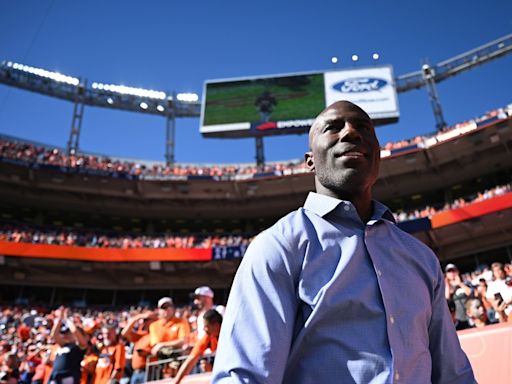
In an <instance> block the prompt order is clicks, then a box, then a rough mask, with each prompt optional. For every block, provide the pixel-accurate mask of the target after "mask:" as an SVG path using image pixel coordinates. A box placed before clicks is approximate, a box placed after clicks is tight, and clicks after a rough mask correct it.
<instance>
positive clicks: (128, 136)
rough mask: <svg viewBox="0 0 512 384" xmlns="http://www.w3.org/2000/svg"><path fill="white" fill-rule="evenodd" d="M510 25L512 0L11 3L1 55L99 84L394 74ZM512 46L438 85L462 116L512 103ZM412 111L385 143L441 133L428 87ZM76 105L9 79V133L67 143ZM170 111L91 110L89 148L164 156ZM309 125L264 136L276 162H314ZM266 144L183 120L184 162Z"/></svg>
mask: <svg viewBox="0 0 512 384" xmlns="http://www.w3.org/2000/svg"><path fill="white" fill-rule="evenodd" d="M510 32H512V2H510V0H494V1H492V2H482V1H471V0H469V1H437V0H434V1H430V2H428V3H425V2H415V1H396V0H392V1H387V2H382V1H366V0H363V1H357V2H355V1H351V2H349V1H341V0H338V1H331V0H317V1H314V2H313V1H305V0H296V1H282V0H281V1H278V0H274V1H268V0H260V1H258V2H248V1H240V0H238V1H233V0H215V1H213V0H205V1H194V2H184V1H181V2H180V1H154V0H147V1H126V0H125V1H97V0H90V1H78V0H77V1H64V0H39V1H36V0H29V1H9V2H8V1H5V2H3V4H2V12H1V13H0V60H11V61H17V62H21V63H24V64H28V65H32V66H36V67H41V68H45V69H49V70H55V71H60V72H61V73H64V74H70V75H73V76H78V77H84V78H87V79H88V80H89V81H90V82H92V81H98V82H105V83H115V84H124V85H130V86H136V87H143V88H152V89H159V90H164V91H177V92H196V93H201V92H202V87H203V82H204V81H205V80H208V79H217V78H230V77H244V76H255V75H262V74H278V73H288V72H304V71H317V70H319V71H320V70H326V69H332V68H333V65H332V64H331V62H330V58H331V57H332V56H338V57H339V59H340V62H339V63H338V65H337V67H338V68H340V69H342V68H346V67H350V66H352V63H351V62H350V56H351V55H352V54H358V55H359V56H360V58H361V59H360V61H359V63H358V65H359V66H367V65H372V60H371V54H372V53H373V52H379V54H380V56H381V58H380V60H379V63H380V64H391V65H392V66H393V67H394V72H395V75H401V74H405V73H408V72H412V71H415V70H418V69H419V68H420V65H421V64H420V62H421V60H422V59H424V58H428V59H429V61H430V63H432V64H435V63H437V62H439V61H442V60H444V59H447V58H450V57H452V56H455V55H457V54H459V53H462V52H465V51H467V50H469V49H472V48H475V47H477V46H479V45H482V44H485V43H487V42H489V41H491V40H494V39H496V38H498V37H501V36H504V35H506V34H509V33H510ZM511 68H512V55H510V56H507V57H505V58H502V59H499V60H496V61H494V62H492V63H490V64H487V65H484V66H481V67H478V68H476V69H473V70H472V71H469V72H466V73H464V74H461V75H460V76H457V77H454V78H452V79H448V80H446V81H445V82H443V83H441V84H439V86H438V91H439V94H440V99H441V102H442V105H443V109H444V114H445V119H446V120H447V122H448V123H456V122H458V121H462V120H466V119H469V118H471V117H474V116H476V115H478V114H480V113H483V112H485V111H487V110H490V109H494V108H496V107H499V106H504V105H506V104H508V103H511V102H512V92H511V90H512V75H511V73H510V71H511ZM399 106H400V113H401V117H400V121H399V122H398V123H397V124H392V125H388V126H384V127H379V128H378V130H377V132H378V136H379V139H380V141H381V143H384V142H387V141H396V140H399V139H403V138H409V137H413V136H415V135H417V134H425V133H428V132H432V131H433V130H434V129H435V128H434V126H435V122H434V117H433V114H432V110H431V107H430V104H429V101H428V96H427V92H426V90H424V89H423V90H417V91H410V92H407V93H404V94H400V95H399ZM72 109H73V106H72V104H71V103H69V102H65V101H60V100H56V99H52V98H50V97H47V96H42V95H38V94H33V93H30V92H27V91H23V90H18V89H14V88H10V87H6V86H4V85H0V133H4V134H9V135H14V136H19V137H23V138H28V139H31V140H36V141H41V142H44V143H48V144H53V145H58V146H65V143H66V141H67V139H68V136H69V129H70V125H71V117H72ZM164 129H165V121H164V119H163V118H161V117H157V116H147V115H142V114H136V113H131V112H124V111H111V110H106V109H101V108H92V107H86V109H85V114H84V121H83V126H82V135H81V140H80V147H81V149H82V150H85V151H92V152H99V153H107V154H111V155H116V156H122V157H130V158H139V159H150V160H163V159H164V151H165V148H164V139H165V134H164ZM306 146H307V138H306V135H302V136H297V135H294V136H282V137H276V138H266V139H265V154H266V159H267V161H274V160H288V159H297V158H302V156H303V153H304V151H305V150H306ZM254 155H255V149H254V140H252V139H238V140H221V139H204V138H202V137H201V135H200V134H199V119H179V120H178V121H177V136H176V160H177V161H178V162H188V163H190V162H195V163H238V162H240V163H246V162H254Z"/></svg>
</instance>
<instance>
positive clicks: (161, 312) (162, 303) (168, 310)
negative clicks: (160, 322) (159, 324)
mask: <svg viewBox="0 0 512 384" xmlns="http://www.w3.org/2000/svg"><path fill="white" fill-rule="evenodd" d="M175 311H176V309H175V308H174V303H173V301H172V299H171V298H170V297H162V298H161V299H160V300H158V317H159V318H160V319H166V320H170V319H172V318H173V317H174V313H175Z"/></svg>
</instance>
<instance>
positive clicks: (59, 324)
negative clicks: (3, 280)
mask: <svg viewBox="0 0 512 384" xmlns="http://www.w3.org/2000/svg"><path fill="white" fill-rule="evenodd" d="M213 295H214V294H213V290H211V288H209V287H206V286H204V287H199V288H197V289H196V290H195V291H194V293H192V294H191V296H193V298H194V300H193V304H190V305H187V306H183V307H179V308H177V307H176V306H175V304H174V303H173V300H172V298H170V297H163V298H161V299H160V300H159V301H158V303H155V306H154V307H153V308H142V307H138V308H135V307H132V308H130V309H125V310H94V309H85V310H84V309H80V310H79V309H71V308H65V307H60V308H57V309H53V310H52V309H48V308H47V307H28V308H23V307H16V306H3V307H0V310H1V312H0V383H2V384H4V383H6V384H17V383H39V384H46V383H58V384H61V383H62V384H76V383H80V384H114V383H126V384H127V383H132V384H138V383H143V382H144V381H145V378H146V372H145V369H146V364H147V362H148V361H149V362H151V363H153V362H155V361H158V360H160V359H164V358H167V357H169V356H172V357H173V361H172V363H171V364H170V365H166V366H165V367H162V366H158V364H155V367H156V368H158V372H157V373H156V374H154V375H153V379H155V378H162V377H165V376H167V377H169V376H171V375H172V376H174V375H175V374H176V373H178V375H181V376H184V375H185V374H187V373H189V372H190V371H191V370H192V368H193V367H192V366H191V364H188V367H187V370H186V371H184V370H182V371H180V372H178V368H179V365H180V362H182V361H184V360H185V358H186V356H187V355H189V354H190V355H194V356H195V357H196V359H194V361H193V362H194V365H195V363H196V362H198V361H199V359H200V358H201V357H202V356H203V353H204V352H207V353H208V352H214V350H215V348H216V347H214V346H211V345H207V346H205V345H203V344H204V342H205V341H213V340H214V339H215V340H216V337H218V331H219V330H220V323H221V321H222V317H221V315H222V314H223V309H224V307H222V306H215V305H214V304H213ZM212 310H213V311H215V312H216V313H215V314H213V316H212V313H211V311H212ZM217 313H218V314H217ZM219 318H220V320H219ZM212 319H213V320H212ZM214 323H215V324H216V325H218V327H216V328H217V329H216V330H215V332H214V333H213V334H212V327H213V326H214V325H215V324H214ZM199 327H201V329H199ZM201 343H203V344H201ZM192 347H194V348H192ZM204 356H205V357H208V355H207V354H206V355H204ZM210 370H211V364H210V361H209V360H207V359H205V361H202V362H200V363H199V364H197V367H196V368H195V370H194V371H195V372H201V371H210ZM157 376H158V377H157Z"/></svg>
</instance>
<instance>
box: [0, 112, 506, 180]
mask: <svg viewBox="0 0 512 384" xmlns="http://www.w3.org/2000/svg"><path fill="white" fill-rule="evenodd" d="M508 115H512V110H510V107H507V108H506V109H505V108H499V109H496V110H493V111H490V112H487V113H485V114H484V115H482V116H480V117H477V118H475V119H473V120H469V121H465V122H463V123H459V124H455V125H453V126H449V127H446V128H444V129H443V130H442V131H441V132H440V133H439V134H443V133H446V132H448V131H453V130H455V129H458V128H463V127H465V126H467V125H469V124H473V125H476V124H478V123H479V122H482V121H485V120H489V119H492V118H495V117H497V118H506V117H507V116H508ZM436 135H437V134H434V135H430V136H416V137H414V138H412V139H409V140H400V141H398V142H390V143H387V144H385V145H383V147H382V149H383V150H388V151H392V150H396V149H400V148H404V147H408V146H412V145H421V144H422V143H423V142H425V140H427V139H429V138H435V137H436ZM1 158H6V159H10V160H17V161H22V162H25V163H27V164H38V165H47V166H56V167H66V168H68V169H74V170H80V169H83V170H94V171H101V172H106V173H107V174H122V175H130V176H134V177H146V178H149V179H151V178H159V177H161V178H166V177H189V176H208V177H235V176H244V175H249V176H250V175H256V174H274V175H286V174H290V173H304V172H308V170H307V168H306V167H305V165H304V163H303V162H302V161H297V160H294V161H288V162H275V163H269V164H266V165H265V166H263V167H260V166H256V165H254V164H245V165H244V164H238V165H237V164H231V165H197V164H196V165H186V164H174V165H166V164H164V163H151V162H142V161H131V160H126V159H114V158H111V157H108V156H99V155H92V154H71V155H68V154H67V153H66V151H64V150H63V149H59V148H54V147H48V146H43V145H37V144H33V143H29V142H24V141H19V140H14V139H8V138H0V159H1Z"/></svg>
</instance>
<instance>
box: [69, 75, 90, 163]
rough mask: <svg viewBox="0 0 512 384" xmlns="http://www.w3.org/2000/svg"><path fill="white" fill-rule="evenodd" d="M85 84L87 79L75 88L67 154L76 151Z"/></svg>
mask: <svg viewBox="0 0 512 384" xmlns="http://www.w3.org/2000/svg"><path fill="white" fill-rule="evenodd" d="M86 86H87V81H85V82H84V83H83V84H80V85H79V86H78V87H77V88H76V93H75V99H74V105H73V119H72V120H71V131H70V133H69V140H68V146H67V152H68V155H74V154H75V153H77V152H78V148H79V142H80V130H81V129H82V120H83V117H84V105H85V104H84V93H85V88H86Z"/></svg>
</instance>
